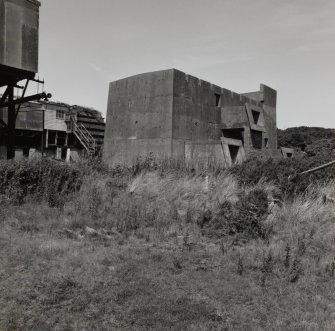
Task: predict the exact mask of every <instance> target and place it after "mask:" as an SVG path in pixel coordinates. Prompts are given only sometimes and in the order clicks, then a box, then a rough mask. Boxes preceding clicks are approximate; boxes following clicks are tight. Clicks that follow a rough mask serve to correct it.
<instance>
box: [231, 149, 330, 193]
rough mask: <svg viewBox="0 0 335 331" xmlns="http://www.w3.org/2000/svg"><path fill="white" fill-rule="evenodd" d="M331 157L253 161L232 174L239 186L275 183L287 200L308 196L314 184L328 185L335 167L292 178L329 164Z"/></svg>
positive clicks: (236, 169) (254, 159) (232, 170)
mask: <svg viewBox="0 0 335 331" xmlns="http://www.w3.org/2000/svg"><path fill="white" fill-rule="evenodd" d="M329 161H330V159H329V156H328V157H324V158H320V157H303V158H293V159H280V160H275V159H268V160H266V161H262V160H259V159H256V158H251V159H249V160H247V161H245V162H244V163H243V164H241V165H235V166H233V167H232V168H231V169H230V170H229V171H230V173H231V174H233V175H234V176H235V177H236V179H237V180H238V182H239V184H240V185H243V186H253V185H256V184H257V183H258V182H259V181H260V180H261V179H265V180H266V181H270V182H273V183H274V184H275V185H276V186H278V188H279V189H280V191H281V193H282V194H283V195H285V196H286V197H287V198H293V197H294V196H296V195H297V194H302V193H305V192H306V191H307V190H308V188H309V187H310V186H311V185H312V184H317V183H326V182H329V181H330V180H331V179H333V178H334V177H335V173H334V167H329V168H326V169H323V170H320V171H317V172H314V173H312V174H307V175H303V176H301V177H297V178H296V180H295V181H289V180H288V178H289V176H290V175H294V174H297V173H299V172H302V171H305V170H308V169H311V168H314V167H317V166H319V165H322V164H324V163H327V162H329Z"/></svg>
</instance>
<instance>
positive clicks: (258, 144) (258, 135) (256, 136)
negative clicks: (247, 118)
mask: <svg viewBox="0 0 335 331" xmlns="http://www.w3.org/2000/svg"><path fill="white" fill-rule="evenodd" d="M262 136H263V132H262V131H255V130H251V142H252V147H253V148H256V149H262V140H263V137H262Z"/></svg>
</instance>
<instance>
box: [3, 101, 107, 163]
mask: <svg viewBox="0 0 335 331" xmlns="http://www.w3.org/2000/svg"><path fill="white" fill-rule="evenodd" d="M0 119H1V120H2V121H3V122H4V123H6V122H7V120H8V112H7V109H6V108H3V109H0ZM104 133H105V121H104V119H103V117H102V115H101V113H100V112H99V111H97V110H94V109H91V108H87V107H82V106H77V105H75V106H70V105H68V104H65V103H61V102H51V101H47V102H46V101H38V102H27V103H24V104H22V105H21V108H20V111H19V112H18V116H17V119H16V122H15V158H16V159H20V158H23V157H29V156H30V157H32V156H35V157H36V156H38V157H39V156H41V155H42V154H43V155H44V156H48V157H52V158H55V159H58V160H68V161H69V160H71V159H72V160H76V159H78V158H79V157H80V156H81V155H83V154H86V155H96V154H99V153H100V151H101V149H102V145H103V139H104ZM7 139H8V135H7V130H6V127H2V125H1V123H0V159H6V144H7Z"/></svg>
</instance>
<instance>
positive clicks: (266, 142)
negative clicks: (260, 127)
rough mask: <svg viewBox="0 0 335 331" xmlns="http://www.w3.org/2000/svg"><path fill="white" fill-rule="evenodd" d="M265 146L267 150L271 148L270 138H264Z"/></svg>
mask: <svg viewBox="0 0 335 331" xmlns="http://www.w3.org/2000/svg"><path fill="white" fill-rule="evenodd" d="M264 146H265V148H268V147H269V139H268V138H264Z"/></svg>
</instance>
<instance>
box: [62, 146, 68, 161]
mask: <svg viewBox="0 0 335 331" xmlns="http://www.w3.org/2000/svg"><path fill="white" fill-rule="evenodd" d="M66 152H67V148H62V154H61V158H62V160H65V159H66Z"/></svg>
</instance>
